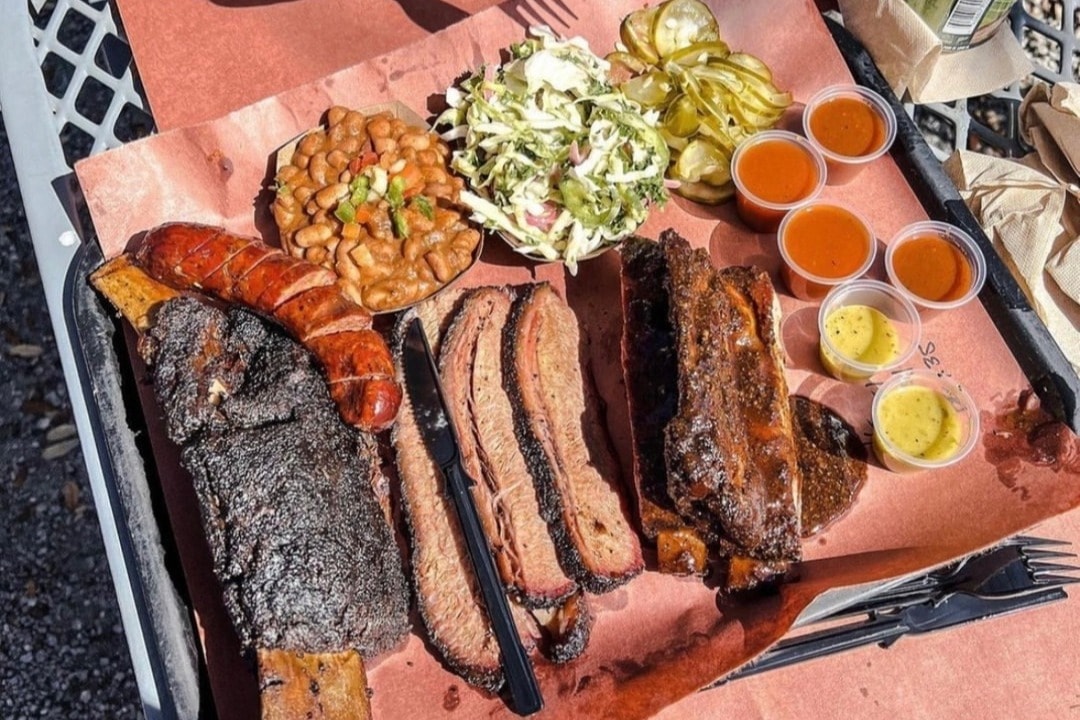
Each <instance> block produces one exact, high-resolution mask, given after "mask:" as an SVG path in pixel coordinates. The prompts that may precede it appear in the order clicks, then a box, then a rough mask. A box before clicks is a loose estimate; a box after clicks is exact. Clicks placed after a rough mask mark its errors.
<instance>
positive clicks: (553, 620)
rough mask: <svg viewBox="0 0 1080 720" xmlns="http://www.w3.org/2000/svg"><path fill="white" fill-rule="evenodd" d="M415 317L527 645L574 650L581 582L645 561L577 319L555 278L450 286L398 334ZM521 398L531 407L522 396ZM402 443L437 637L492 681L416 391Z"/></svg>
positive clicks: (420, 576) (416, 565)
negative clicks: (587, 375)
mask: <svg viewBox="0 0 1080 720" xmlns="http://www.w3.org/2000/svg"><path fill="white" fill-rule="evenodd" d="M515 297H516V299H515ZM413 316H417V317H419V318H420V319H421V321H422V322H423V324H424V329H425V331H426V332H427V334H428V341H429V344H430V345H431V348H432V351H433V352H435V353H436V354H437V355H438V357H439V374H440V376H441V380H442V383H443V390H444V392H445V395H446V401H447V403H448V405H449V407H450V412H451V415H452V419H453V421H454V427H455V429H456V431H457V433H458V442H459V445H460V449H461V455H462V461H463V463H464V466H465V469H466V471H467V472H468V474H469V475H470V476H471V477H472V478H473V479H474V480H475V481H476V485H475V486H474V488H473V495H474V498H475V500H476V504H477V509H478V510H479V512H480V516H481V522H482V524H483V526H484V530H485V533H486V535H487V537H488V542H489V544H490V546H491V548H492V552H493V554H494V556H495V559H496V564H497V566H498V568H499V572H500V575H501V577H502V579H503V582H504V584H505V586H506V590H507V594H508V595H509V596H510V598H511V600H512V603H513V604H512V607H513V609H514V618H515V622H516V623H517V625H518V631H519V633H520V634H521V635H522V637H523V640H524V642H525V644H526V647H530V648H531V647H538V648H539V649H540V650H541V651H542V652H543V653H544V655H546V656H547V657H548V658H549V659H551V660H554V661H555V662H566V661H568V660H571V659H573V658H575V657H577V656H578V655H579V654H580V653H581V652H582V651H583V650H584V648H585V645H586V643H587V641H588V637H589V631H590V628H591V622H592V617H591V613H590V611H589V607H588V601H587V598H586V596H585V594H584V592H583V589H588V590H591V591H597V592H598V591H603V590H606V589H610V588H612V587H614V586H615V585H617V584H618V583H620V582H623V581H625V580H627V579H629V578H630V577H632V576H633V575H634V574H636V573H637V572H640V570H641V566H642V560H641V549H640V546H639V545H638V541H637V537H636V535H635V534H634V532H633V530H632V529H631V527H630V523H629V521H628V520H627V516H626V513H625V510H624V508H623V505H622V502H621V500H620V498H619V494H618V492H617V490H616V488H615V482H616V481H617V478H618V475H617V472H616V470H615V460H614V457H613V456H612V455H611V452H610V450H609V445H608V442H607V438H606V435H605V434H604V430H603V427H602V426H601V425H600V424H599V423H600V419H599V416H598V411H597V409H596V404H595V398H594V397H592V396H591V395H590V394H589V393H588V392H587V390H586V389H585V384H584V381H583V376H582V373H581V369H580V365H579V348H578V343H579V334H578V330H577V321H576V319H575V318H574V315H573V313H572V312H571V311H570V309H569V308H568V307H567V306H566V304H565V303H564V302H563V301H562V299H561V298H559V297H558V295H556V294H555V293H554V292H553V291H552V290H551V288H550V287H548V286H546V285H543V286H525V287H524V288H495V287H484V288H477V289H475V290H471V291H468V292H465V293H463V294H462V293H449V294H446V293H444V294H442V295H440V296H437V297H436V298H433V299H432V300H429V301H427V302H424V303H421V304H420V305H418V306H417V307H416V308H415V309H414V310H412V311H410V313H406V314H405V315H404V316H403V317H402V318H401V319H400V320H399V323H398V331H397V333H396V334H397V335H398V336H399V337H401V336H403V334H404V329H405V327H406V326H407V324H408V322H409V321H410V320H411V318H412V317H413ZM520 342H523V343H525V345H524V346H523V347H518V343H520ZM397 345H398V347H399V348H400V343H397ZM511 366H513V367H511ZM521 402H525V403H527V404H528V407H527V408H526V410H525V411H524V412H522V411H521V410H522V408H520V407H515V403H521ZM537 433H539V434H537ZM393 443H394V448H395V451H396V456H397V463H398V474H399V477H400V482H401V497H402V500H403V504H404V507H405V510H406V518H407V520H408V525H409V536H410V544H411V547H412V564H413V579H414V582H415V584H416V591H417V601H418V604H419V607H420V613H421V616H422V618H423V620H424V624H425V626H426V627H427V630H428V635H429V637H430V638H431V641H432V644H433V645H434V646H435V647H436V648H437V649H438V651H439V653H440V654H441V655H442V657H443V659H444V660H445V661H446V663H447V665H448V666H450V668H451V669H452V670H454V671H455V672H457V673H458V674H460V675H462V676H463V677H464V678H465V679H466V680H468V681H469V682H471V683H473V684H475V685H479V686H481V687H486V688H489V689H496V688H498V687H499V685H500V684H501V682H502V674H501V671H500V667H499V654H498V646H497V644H496V643H495V639H494V636H493V635H492V633H491V630H490V627H489V623H488V618H487V614H486V612H485V610H484V607H483V602H482V600H481V598H480V594H479V591H478V588H477V587H476V583H475V580H474V577H473V573H472V567H471V565H470V562H469V558H468V555H467V553H466V550H465V545H464V541H463V540H462V538H461V530H460V528H459V526H458V521H457V516H456V514H455V513H454V509H453V507H452V505H451V502H450V500H449V498H448V497H447V496H446V495H445V492H444V489H443V482H444V481H443V478H442V476H441V473H440V471H439V470H438V468H437V467H436V466H435V464H434V463H433V462H432V460H431V458H430V456H429V454H428V451H427V448H426V446H425V445H424V442H423V438H422V437H421V436H420V433H419V430H418V427H417V424H416V420H415V417H414V415H413V410H412V407H411V404H410V402H409V398H408V393H406V399H405V403H404V404H403V406H402V410H401V413H400V415H399V418H398V423H397V426H396V427H395V430H394V434H393Z"/></svg>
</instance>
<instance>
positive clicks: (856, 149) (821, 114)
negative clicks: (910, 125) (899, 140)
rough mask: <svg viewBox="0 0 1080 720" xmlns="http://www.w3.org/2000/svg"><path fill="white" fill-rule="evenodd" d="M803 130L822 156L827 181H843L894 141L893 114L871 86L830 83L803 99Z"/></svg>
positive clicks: (852, 176)
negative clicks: (804, 107)
mask: <svg viewBox="0 0 1080 720" xmlns="http://www.w3.org/2000/svg"><path fill="white" fill-rule="evenodd" d="M803 132H805V133H806V137H807V139H809V140H810V143H811V144H812V145H813V146H814V147H815V148H817V149H818V150H819V151H820V152H821V154H822V155H823V156H824V158H825V165H826V166H827V167H828V169H829V184H830V185H845V184H847V183H849V182H851V181H852V180H854V179H855V177H856V176H857V175H858V174H859V173H860V172H862V170H863V168H865V167H866V166H867V165H868V164H870V163H871V162H873V161H874V160H876V159H878V158H879V157H881V156H882V155H884V154H885V152H886V151H887V150H888V149H889V147H890V146H891V145H892V144H893V140H895V139H896V115H895V113H893V109H892V108H891V107H890V106H889V103H887V102H886V101H885V98H883V97H881V96H880V95H878V94H877V93H876V92H874V91H873V90H868V89H866V88H864V87H859V86H858V85H833V86H831V87H827V88H825V89H824V90H822V91H821V92H819V93H818V94H817V95H814V97H812V98H810V102H808V103H806V109H805V110H804V111H803Z"/></svg>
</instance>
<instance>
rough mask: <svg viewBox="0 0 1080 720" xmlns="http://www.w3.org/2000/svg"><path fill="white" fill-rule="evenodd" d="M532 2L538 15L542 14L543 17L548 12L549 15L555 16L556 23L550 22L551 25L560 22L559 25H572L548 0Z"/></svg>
mask: <svg viewBox="0 0 1080 720" xmlns="http://www.w3.org/2000/svg"><path fill="white" fill-rule="evenodd" d="M531 4H532V6H533V12H535V13H536V14H537V15H540V16H541V17H543V16H544V15H545V14H546V15H547V16H550V17H551V18H553V19H554V20H555V22H554V23H552V22H549V23H548V24H549V25H555V24H558V25H562V26H563V27H564V28H569V27H570V23H569V22H568V21H566V20H564V19H563V18H562V17H561V16H560V15H559V13H558V11H556V10H555V8H553V7H552V6H551V5H550V4H548V2H547V0H532V3H531ZM541 11H542V12H541Z"/></svg>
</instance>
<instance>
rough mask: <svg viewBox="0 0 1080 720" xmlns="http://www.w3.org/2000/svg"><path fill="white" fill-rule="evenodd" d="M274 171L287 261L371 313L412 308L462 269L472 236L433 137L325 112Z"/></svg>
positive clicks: (339, 110)
mask: <svg viewBox="0 0 1080 720" xmlns="http://www.w3.org/2000/svg"><path fill="white" fill-rule="evenodd" d="M327 122H328V125H327V127H326V128H319V129H317V130H313V131H312V132H310V133H308V134H307V135H305V136H304V137H303V138H302V139H301V140H300V141H299V142H298V143H297V145H296V149H295V151H294V152H293V155H292V158H291V160H290V162H289V164H288V165H285V166H283V167H282V168H280V169H279V170H278V172H277V176H276V178H275V180H276V187H277V197H276V199H275V200H274V206H273V210H274V220H275V221H276V222H277V226H278V229H279V230H280V231H281V243H282V246H283V247H284V248H285V250H286V251H287V252H288V253H289V254H291V255H292V256H294V257H299V258H304V259H306V260H308V261H310V262H314V263H318V264H319V265H322V266H324V267H326V268H329V269H330V270H333V271H334V272H335V273H337V274H338V276H339V277H340V278H341V284H342V286H343V287H344V288H345V289H346V291H347V292H348V294H349V295H350V296H351V297H352V298H353V299H354V300H357V301H359V302H360V303H361V304H362V305H363V306H364V307H366V308H368V309H369V310H373V311H376V312H377V311H382V310H392V309H398V308H401V307H404V306H406V305H411V304H412V303H415V302H418V301H420V300H422V299H424V298H426V297H428V296H429V295H431V294H432V293H434V292H435V291H437V290H438V289H439V288H441V287H443V286H444V285H446V284H447V283H449V282H450V281H451V280H453V279H454V278H456V277H457V276H458V275H460V274H461V273H462V272H464V271H465V270H466V269H468V268H469V266H470V265H472V263H473V260H474V258H475V254H476V249H477V246H478V245H479V244H480V232H479V231H478V230H476V229H475V228H472V227H469V225H468V224H467V223H466V221H465V218H464V209H463V208H462V206H461V205H460V204H459V201H458V198H459V196H460V193H461V189H462V186H463V184H464V181H463V180H462V179H461V178H458V177H455V176H453V175H451V174H450V172H449V171H448V170H447V164H446V163H447V158H448V156H449V154H450V150H449V148H448V147H447V146H446V143H445V142H443V140H442V139H441V138H440V137H439V136H438V135H436V134H435V133H433V132H431V131H429V130H427V129H425V128H418V127H413V126H410V125H408V124H407V123H406V122H405V121H404V120H401V119H400V118H396V117H394V116H393V115H391V114H390V113H386V112H383V113H379V114H377V115H372V116H365V115H363V114H361V113H359V112H357V111H355V110H349V109H348V108H344V107H332V108H330V110H329V111H328V112H327Z"/></svg>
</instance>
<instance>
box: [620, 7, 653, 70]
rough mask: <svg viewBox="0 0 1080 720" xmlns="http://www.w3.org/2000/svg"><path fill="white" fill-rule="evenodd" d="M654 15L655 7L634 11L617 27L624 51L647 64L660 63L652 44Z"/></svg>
mask: <svg viewBox="0 0 1080 720" xmlns="http://www.w3.org/2000/svg"><path fill="white" fill-rule="evenodd" d="M656 13H657V8H655V7H651V8H642V9H640V10H635V11H634V12H632V13H630V14H629V15H627V16H626V17H625V18H623V21H622V25H620V26H619V38H620V39H621V40H622V41H623V45H625V46H626V49H627V50H629V51H630V53H631V54H633V55H635V56H637V57H639V58H641V59H642V60H644V61H645V62H647V63H649V64H655V63H658V62H660V55H659V54H657V52H656V48H655V47H653V43H652V29H653V21H654V20H655V19H656Z"/></svg>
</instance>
